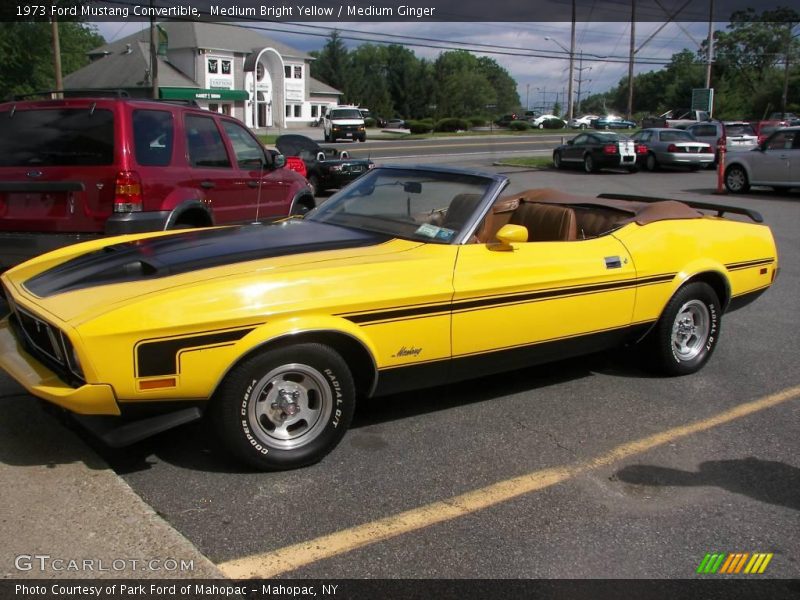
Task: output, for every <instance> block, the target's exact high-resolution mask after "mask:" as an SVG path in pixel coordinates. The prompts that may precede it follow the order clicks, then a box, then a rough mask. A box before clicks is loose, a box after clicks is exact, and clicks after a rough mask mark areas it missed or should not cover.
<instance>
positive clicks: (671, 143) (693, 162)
mask: <svg viewBox="0 0 800 600" xmlns="http://www.w3.org/2000/svg"><path fill="white" fill-rule="evenodd" d="M631 138H632V139H633V140H635V141H636V142H639V143H641V144H644V145H645V146H647V155H646V156H645V157H644V168H645V169H647V170H648V171H655V170H656V169H658V168H659V167H661V166H664V165H668V166H674V167H688V168H689V169H692V170H697V169H700V168H702V167H705V166H706V165H710V164H711V163H713V162H714V148H712V147H711V145H710V144H707V143H706V142H700V141H698V140H696V139H695V138H694V136H692V134H690V133H688V132H687V131H684V130H682V129H671V128H651V129H642V130H641V131H639V132H637V133H635V134H633V135H632V136H631ZM639 160H640V161H641V160H642V159H641V158H640V159H639Z"/></svg>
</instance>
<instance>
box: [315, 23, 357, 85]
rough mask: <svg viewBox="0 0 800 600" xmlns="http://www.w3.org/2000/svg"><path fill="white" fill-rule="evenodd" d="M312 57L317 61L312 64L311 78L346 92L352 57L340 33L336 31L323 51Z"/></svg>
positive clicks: (332, 33)
mask: <svg viewBox="0 0 800 600" xmlns="http://www.w3.org/2000/svg"><path fill="white" fill-rule="evenodd" d="M311 55H312V56H314V57H315V58H316V59H317V60H315V61H313V62H312V63H311V76H312V77H314V78H316V79H319V80H320V81H322V82H323V83H327V84H328V85H330V86H332V87H335V88H336V89H337V90H341V91H343V92H344V91H345V89H344V88H345V85H346V82H347V69H348V67H349V61H350V56H349V53H348V51H347V48H346V47H345V45H344V40H342V37H341V36H340V35H339V32H338V31H336V30H335V29H334V30H333V31H332V32H331V34H330V36H329V37H328V41H327V42H325V45H324V46H323V47H322V50H321V51H319V52H312V53H311Z"/></svg>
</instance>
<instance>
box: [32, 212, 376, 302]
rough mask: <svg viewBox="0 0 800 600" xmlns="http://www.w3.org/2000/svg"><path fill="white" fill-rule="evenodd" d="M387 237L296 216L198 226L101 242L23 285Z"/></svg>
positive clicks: (59, 288) (134, 275) (78, 284)
mask: <svg viewBox="0 0 800 600" xmlns="http://www.w3.org/2000/svg"><path fill="white" fill-rule="evenodd" d="M389 239H391V237H390V236H388V235H384V234H378V233H370V232H365V231H357V230H354V229H347V228H345V227H338V226H335V225H327V224H324V223H315V222H312V221H299V220H291V221H285V222H283V223H276V224H273V225H262V224H255V225H244V226H241V227H231V228H225V229H199V230H193V231H187V232H182V233H178V234H175V235H170V236H165V237H157V238H149V239H143V240H137V241H133V242H125V243H122V244H114V245H111V246H106V247H105V248H103V249H101V250H97V251H94V252H90V253H88V254H84V255H82V256H78V257H76V258H73V259H72V260H69V261H67V262H65V263H62V264H60V265H58V266H56V267H53V268H52V269H49V270H47V271H45V272H44V273H40V274H39V275H37V276H35V277H32V278H30V279H28V280H27V281H26V282H25V284H24V285H25V288H26V289H27V290H28V291H29V292H31V293H32V294H35V295H36V296H39V297H40V298H41V297H48V296H53V295H55V294H60V293H63V292H67V291H71V290H80V289H86V288H91V287H96V286H99V285H108V284H112V283H123V282H129V281H143V280H148V279H155V278H159V277H166V276H169V275H177V274H180V273H189V272H191V271H196V270H199V269H210V268H212V267H219V266H223V265H230V264H235V263H239V262H246V261H251V260H260V259H264V258H275V257H279V256H289V255H292V254H303V253H308V252H323V251H326V250H343V249H348V248H361V247H366V246H374V245H377V244H381V243H384V242H386V241H388V240H389Z"/></svg>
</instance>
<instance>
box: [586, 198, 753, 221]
mask: <svg viewBox="0 0 800 600" xmlns="http://www.w3.org/2000/svg"><path fill="white" fill-rule="evenodd" d="M597 197H598V198H605V199H607V200H633V201H635V202H666V201H672V202H675V201H676V200H675V198H654V197H652V196H636V195H634V194H598V195H597ZM677 202H682V203H683V204H686V205H688V206H691V207H692V208H697V209H700V210H710V211H714V212H716V213H717V216H718V217H723V216H725V213H732V214H736V215H744V216H746V217H747V218H748V219H750V220H751V221H753V222H754V223H763V222H764V217H762V216H761V213H760V212H758V211H755V210H751V209H749V208H739V207H738V206H723V205H722V204H709V203H708V202H695V201H694V200H677Z"/></svg>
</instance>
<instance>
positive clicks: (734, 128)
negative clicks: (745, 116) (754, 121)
mask: <svg viewBox="0 0 800 600" xmlns="http://www.w3.org/2000/svg"><path fill="white" fill-rule="evenodd" d="M725 133H726V134H727V135H755V134H756V132H755V131H753V127H752V126H751V125H748V124H747V123H745V124H743V125H725Z"/></svg>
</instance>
